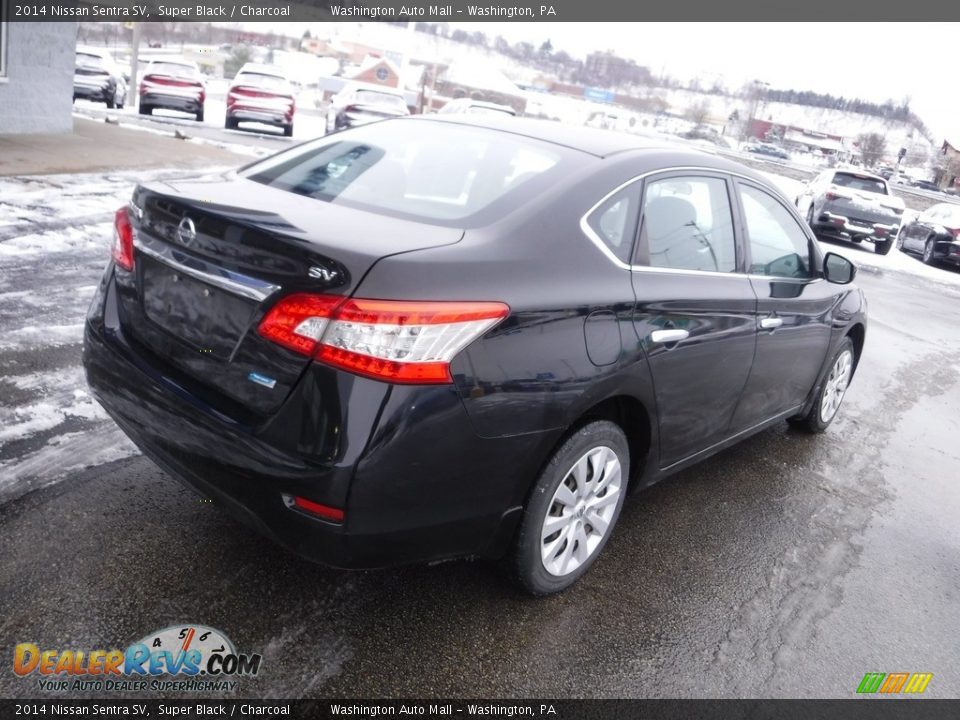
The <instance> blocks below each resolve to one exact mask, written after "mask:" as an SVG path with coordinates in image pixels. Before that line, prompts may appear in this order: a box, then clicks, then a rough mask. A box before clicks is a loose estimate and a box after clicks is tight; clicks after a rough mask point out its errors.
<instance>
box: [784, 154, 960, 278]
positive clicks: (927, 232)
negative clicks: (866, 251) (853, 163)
mask: <svg viewBox="0 0 960 720" xmlns="http://www.w3.org/2000/svg"><path fill="white" fill-rule="evenodd" d="M796 204H797V208H798V209H799V210H800V212H801V213H804V214H805V215H806V218H807V222H808V223H809V225H810V228H811V229H812V230H813V231H814V232H815V233H816V234H817V235H818V236H821V237H828V238H832V239H836V240H848V241H851V242H855V243H862V242H870V243H873V247H874V250H875V251H876V252H877V253H878V254H880V255H886V254H887V253H889V252H890V250H891V248H892V247H893V246H894V245H896V246H897V247H898V248H899V249H900V250H902V251H904V252H907V253H912V254H917V255H919V256H920V257H921V258H922V259H923V262H924V263H926V264H928V265H932V264H935V263H938V262H947V263H951V264H953V265H960V205H958V204H955V203H937V204H936V205H933V206H932V207H930V208H928V209H927V210H925V211H924V212H922V213H920V214H919V215H918V216H917V217H916V218H914V219H913V220H911V221H909V222H907V223H903V218H904V211H905V206H904V202H903V199H902V198H900V197H897V196H896V195H894V194H893V193H891V191H890V185H889V183H888V181H887V179H886V178H884V177H883V176H881V175H875V174H872V173H867V172H862V171H860V170H851V169H831V170H825V171H823V172H822V173H820V174H819V175H817V176H816V177H815V178H814V179H813V180H811V181H810V182H808V183H807V184H806V185H805V186H804V187H803V188H802V190H801V191H800V193H799V194H798V195H797V197H796Z"/></svg>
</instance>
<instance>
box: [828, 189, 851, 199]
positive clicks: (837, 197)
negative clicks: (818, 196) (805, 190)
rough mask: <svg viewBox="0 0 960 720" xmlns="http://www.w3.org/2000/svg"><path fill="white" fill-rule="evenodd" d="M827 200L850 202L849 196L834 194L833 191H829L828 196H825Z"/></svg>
mask: <svg viewBox="0 0 960 720" xmlns="http://www.w3.org/2000/svg"><path fill="white" fill-rule="evenodd" d="M824 197H826V198H827V200H849V199H850V196H849V195H844V194H843V193H838V192H834V191H833V190H828V191H827V194H826V195H825V196H824Z"/></svg>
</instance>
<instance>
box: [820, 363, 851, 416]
mask: <svg viewBox="0 0 960 720" xmlns="http://www.w3.org/2000/svg"><path fill="white" fill-rule="evenodd" d="M852 372H853V354H852V353H851V352H850V351H849V350H844V351H843V352H842V353H840V355H838V356H837V359H836V360H835V361H834V363H833V367H832V368H830V375H829V376H828V377H827V383H826V386H825V387H824V389H823V397H822V398H821V400H820V419H821V420H822V421H823V422H825V423H828V422H830V421H831V420H832V419H833V416H834V415H836V414H837V410H839V409H840V403H841V402H842V401H843V396H844V395H845V394H846V392H847V386H848V385H849V384H850V376H851V374H852Z"/></svg>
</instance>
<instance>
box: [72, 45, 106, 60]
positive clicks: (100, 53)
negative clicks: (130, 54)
mask: <svg viewBox="0 0 960 720" xmlns="http://www.w3.org/2000/svg"><path fill="white" fill-rule="evenodd" d="M77 54H78V55H95V56H96V57H100V58H106V59H107V60H113V56H112V55H111V54H110V52H109V51H107V50H103V49H101V48H88V47H78V48H77Z"/></svg>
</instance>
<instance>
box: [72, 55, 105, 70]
mask: <svg viewBox="0 0 960 720" xmlns="http://www.w3.org/2000/svg"><path fill="white" fill-rule="evenodd" d="M106 65H107V61H106V60H105V59H104V58H102V57H100V56H99V55H91V54H90V53H82V52H78V53H77V67H82V68H103V67H106Z"/></svg>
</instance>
